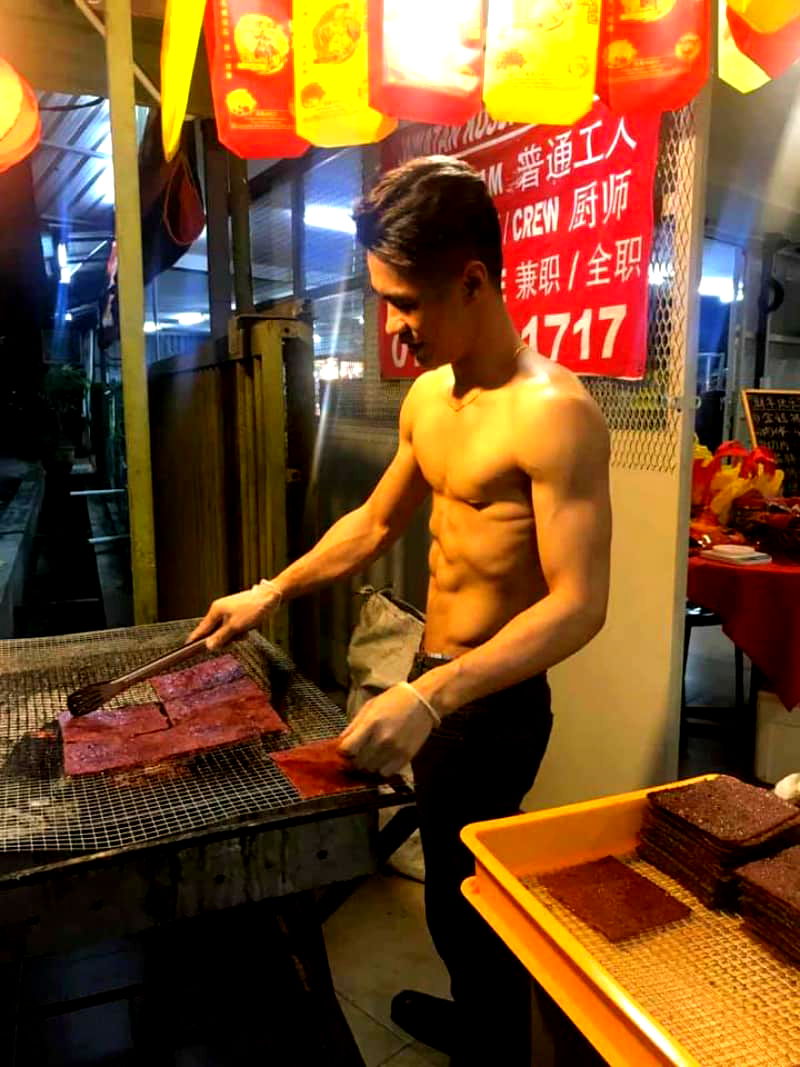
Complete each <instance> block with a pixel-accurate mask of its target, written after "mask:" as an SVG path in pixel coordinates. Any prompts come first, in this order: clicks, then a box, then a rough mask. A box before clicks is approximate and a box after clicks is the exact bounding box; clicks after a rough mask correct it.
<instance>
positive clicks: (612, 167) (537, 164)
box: [379, 103, 660, 379]
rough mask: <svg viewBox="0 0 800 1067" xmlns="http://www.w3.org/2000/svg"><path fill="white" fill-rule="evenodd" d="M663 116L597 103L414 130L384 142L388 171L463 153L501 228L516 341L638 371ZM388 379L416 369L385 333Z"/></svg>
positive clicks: (592, 370) (583, 366)
mask: <svg viewBox="0 0 800 1067" xmlns="http://www.w3.org/2000/svg"><path fill="white" fill-rule="evenodd" d="M659 123H660V120H659V117H658V116H655V117H649V116H643V115H637V116H627V117H625V118H622V117H620V116H619V115H612V114H611V112H610V111H609V110H608V109H607V108H606V107H605V105H603V104H600V103H598V104H596V106H595V107H594V109H593V110H592V111H591V112H590V113H589V115H587V116H586V118H584V119H582V120H581V121H580V122H578V123H576V124H575V125H574V126H572V127H567V128H560V127H553V126H547V127H543V126H539V127H531V126H518V125H514V124H511V123H498V122H492V121H491V120H489V119H488V117H487V116H486V114H485V112H482V113H481V115H479V116H477V117H476V118H475V119H473V120H470V122H468V123H467V124H466V125H465V126H461V127H458V128H457V129H452V128H450V129H448V128H446V127H429V128H423V129H418V128H413V129H406V130H402V131H400V132H399V133H398V134H396V135H395V136H394V137H392V138H390V139H389V140H388V141H387V142H385V144H384V146H383V157H382V163H383V167H384V169H388V168H389V167H392V166H395V165H396V164H397V163H398V162H400V161H402V160H404V159H410V158H413V157H414V156H419V155H434V154H436V155H439V154H445V155H452V156H458V157H462V158H465V159H467V161H468V162H469V163H471V164H472V165H473V166H474V167H475V168H476V169H477V170H479V171H481V172H482V173H483V175H484V178H485V180H486V183H487V185H488V187H489V191H490V193H491V194H492V197H493V199H494V202H495V204H496V206H497V210H498V213H499V216H500V224H501V226H502V230H503V255H504V262H505V269H504V293H505V299H506V303H507V305H508V308H509V311H510V312H511V316H512V318H513V320H514V323H515V325H516V326H517V329H518V330H519V331H520V333H521V335H522V338H523V340H525V341H527V342H528V343H529V344H530V345H531V346H532V347H534V348H536V349H537V350H538V351H539V352H540V353H542V354H543V355H545V356H548V357H549V358H550V359H554V360H558V361H559V362H561V363H563V364H564V365H565V366H567V367H569V368H570V369H572V370H574V371H576V372H577V373H579V374H593V375H603V376H606V377H613V378H627V379H639V378H642V377H643V376H644V371H645V365H646V362H647V285H648V279H647V268H648V263H649V261H650V248H651V244H652V233H653V179H654V175H655V167H656V160H657V157H658V132H659ZM384 325H385V311H384V312H383V313H382V318H381V334H380V342H379V343H380V365H381V375H382V377H384V378H413V377H416V376H417V375H418V374H420V373H422V371H421V368H419V367H417V366H415V365H414V361H413V359H411V358H409V354H408V353H407V351H405V349H404V346H402V345H398V344H397V340H396V338H395V339H393V338H391V337H388V336H387V334H386V333H385V330H384V329H383V326H384Z"/></svg>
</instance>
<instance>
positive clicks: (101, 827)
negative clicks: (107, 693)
mask: <svg viewBox="0 0 800 1067" xmlns="http://www.w3.org/2000/svg"><path fill="white" fill-rule="evenodd" d="M191 625H192V623H191V622H188V621H187V622H169V623H158V624H156V625H152V626H136V627H130V628H126V629H120V630H106V631H97V632H93V633H85V634H75V635H70V636H67V637H58V638H37V639H33V640H25V641H3V642H0V677H1V678H2V681H1V682H0V851H32V850H39V849H48V850H55V851H62V850H64V851H89V850H95V849H103V848H112V847H118V846H122V845H127V844H133V843H140V842H144V841H152V840H155V839H157V838H159V837H163V836H165V835H169V834H174V833H179V832H183V831H187V830H194V829H201V828H204V827H207V826H209V825H212V824H214V823H220V822H224V821H228V820H230V819H233V818H237V817H242V816H248V815H256V814H259V813H263V812H268V811H278V810H285V809H287V808H291V807H292V806H293V805H297V804H300V803H301V802H302V799H301V797H300V795H299V793H298V792H297V791H296V790H295V788H294V786H293V785H292V784H291V782H289V780H288V779H287V778H285V777H284V775H283V774H282V773H281V772H280V770H279V769H278V767H277V766H276V765H275V764H274V763H273V761H272V760H271V759H270V758H269V753H270V752H271V751H275V750H278V749H286V748H292V747H294V746H295V745H299V744H303V743H305V742H308V741H317V740H322V739H325V738H330V737H335V736H337V735H338V734H339V733H340V732H341V731H342V730H343V729H344V727H345V725H346V718H345V716H344V714H343V712H341V711H340V710H339V709H338V708H337V707H336V706H335V705H334V704H333V703H331V702H330V701H329V700H328V699H327V698H326V697H325V696H324V694H323V693H321V692H320V691H319V690H318V689H317V688H316V687H315V686H313V685H311V683H310V682H308V681H306V680H305V679H304V678H303V677H302V676H301V675H300V674H299V673H298V672H297V670H296V669H295V667H294V665H293V664H292V662H291V660H289V659H288V658H287V657H286V656H285V654H284V653H283V652H281V651H280V649H278V648H276V647H275V646H274V645H271V644H269V643H268V642H267V641H265V640H264V639H263V638H262V637H260V636H259V635H257V634H253V633H251V634H250V635H248V637H247V638H246V639H245V640H243V641H239V642H237V643H236V644H234V645H232V646H230V648H229V649H228V650H227V651H230V652H231V654H233V655H234V656H236V658H237V659H238V660H239V661H240V662H241V663H242V665H243V667H244V668H245V670H246V672H247V674H248V675H249V676H250V677H251V678H252V679H253V680H254V681H255V682H256V683H257V684H259V685H260V686H261V687H262V688H263V689H264V690H265V691H266V692H267V693H268V694H269V695H270V699H271V701H272V704H273V706H274V707H275V708H276V710H277V711H278V712H279V714H280V715H281V717H282V718H283V719H284V721H285V722H286V723H287V725H288V726H289V728H290V729H289V731H288V732H286V733H278V734H272V735H268V736H266V737H263V738H262V739H261V740H259V741H254V742H250V743H248V744H243V745H237V746H236V747H230V748H225V749H216V750H214V751H211V752H208V753H205V754H202V755H197V756H194V757H191V758H190V759H184V760H179V761H175V762H170V763H166V764H161V765H158V766H157V767H155V768H149V769H145V770H141V771H136V772H125V773H122V772H119V773H110V774H92V775H85V776H83V777H79V778H66V777H64V774H63V766H62V755H61V743H60V740H59V738H58V736H57V731H56V730H55V729H54V723H53V720H54V719H55V718H56V716H58V715H59V714H60V713H61V712H62V711H63V710H64V708H65V707H66V697H67V694H68V693H70V692H72V691H73V690H75V689H77V688H80V687H81V686H83V685H86V684H87V683H89V682H92V681H98V680H101V679H104V678H113V677H115V676H117V675H120V674H122V673H123V672H125V671H129V670H132V669H133V668H134V667H136V666H139V665H141V664H142V663H144V662H147V661H148V660H149V659H153V658H155V657H156V656H158V655H161V654H163V653H164V652H167V651H169V650H170V649H172V648H174V647H175V646H176V645H178V644H179V643H180V642H181V641H182V640H183V638H184V636H185V635H186V633H187V632H188V630H189V629H190V628H191ZM156 699H157V697H156V694H155V693H154V691H153V689H152V688H151V686H150V685H149V683H147V682H145V683H142V684H140V685H138V686H135V687H133V688H131V689H130V690H128V691H127V692H126V693H124V694H121V695H120V696H119V697H117V698H116V699H115V700H114V701H112V702H111V704H110V705H109V706H111V707H114V706H122V705H124V704H137V703H145V702H149V701H153V700H156ZM363 788H364V787H362V786H355V790H361V789H363ZM380 788H381V789H385V788H387V787H384V786H381V787H380Z"/></svg>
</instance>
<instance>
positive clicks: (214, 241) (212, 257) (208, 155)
mask: <svg viewBox="0 0 800 1067" xmlns="http://www.w3.org/2000/svg"><path fill="white" fill-rule="evenodd" d="M202 129H203V156H204V162H205V180H206V189H205V193H206V220H207V223H206V226H207V229H206V235H207V236H206V248H207V250H208V305H209V311H210V313H211V339H212V341H213V342H214V343H215V344H216V343H217V342H220V343H222V344H226V343H227V340H228V319H229V318H230V317H231V272H230V259H231V245H230V238H229V236H228V158H229V157H228V153H227V151H226V150H225V149H224V148H223V146H222V145H221V144H220V143H219V140H218V139H217V131H216V126H215V124H214V120H213V119H205V120H204V121H203V123H202Z"/></svg>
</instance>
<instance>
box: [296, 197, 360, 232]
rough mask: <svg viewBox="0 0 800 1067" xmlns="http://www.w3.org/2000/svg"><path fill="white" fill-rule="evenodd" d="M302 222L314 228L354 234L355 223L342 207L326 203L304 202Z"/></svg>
mask: <svg viewBox="0 0 800 1067" xmlns="http://www.w3.org/2000/svg"><path fill="white" fill-rule="evenodd" d="M303 222H304V223H305V224H306V226H310V227H311V228H312V229H314V230H330V231H331V232H332V233H347V234H354V233H355V232H356V224H355V222H354V221H353V218H352V216H351V215H350V212H349V211H348V210H347V208H344V207H331V206H330V205H328V204H306V209H305V212H304V214H303Z"/></svg>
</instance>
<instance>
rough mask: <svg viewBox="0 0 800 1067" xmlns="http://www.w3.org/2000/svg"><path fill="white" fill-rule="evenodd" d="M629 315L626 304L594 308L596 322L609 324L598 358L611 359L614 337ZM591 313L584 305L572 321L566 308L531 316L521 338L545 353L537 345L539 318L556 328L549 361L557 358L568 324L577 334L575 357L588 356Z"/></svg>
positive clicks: (548, 327) (544, 354)
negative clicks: (577, 348) (578, 347)
mask: <svg viewBox="0 0 800 1067" xmlns="http://www.w3.org/2000/svg"><path fill="white" fill-rule="evenodd" d="M627 314H628V307H627V305H626V304H610V305H609V306H608V307H602V308H599V309H598V311H597V319H598V321H599V322H605V323H608V328H607V329H606V333H605V337H604V338H603V349H602V351H601V353H600V358H601V359H611V357H612V356H613V355H614V344H615V342H616V340H617V334H618V333H619V328H620V326H621V325H622V323H623V322H624V320H625V316H626V315H627ZM593 316H594V312H593V310H592V308H587V309H586V310H585V311H583V312H581V314H580V315H579V316H578V318H577V319H576V320H575V322H574V323H573V321H572V313H571V312H569V311H560V312H553V313H552V314H550V315H544V316H539V315H533V316H532V317H531V319H530V320H529V322H528V324H527V325H526V326H525V329H524V330H523V331H522V340H523V341H527V343H528V344H529V345H530V346H531V348H532V349H533V350H534V351H535V352H541V354H542V355H543V356H546V355H548V353H547V352H546V351H544V350H543V349H541V348H540V347H539V319H540V317H541V318H543V319H544V322H543V325H544V328H545V329H554V330H555V331H556V333H555V337H554V338H553V344H552V348H551V350H550V353H549V358H550V359H552V360H558V357H559V354H560V352H561V345H562V343H563V341H564V337H565V336H566V333H567V330H569V328H570V326H571V327H572V332H573V333H574V334H577V335H578V336H579V338H580V352H579V354H578V359H589V357H590V354H591V352H590V340H591V329H592V319H593Z"/></svg>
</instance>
